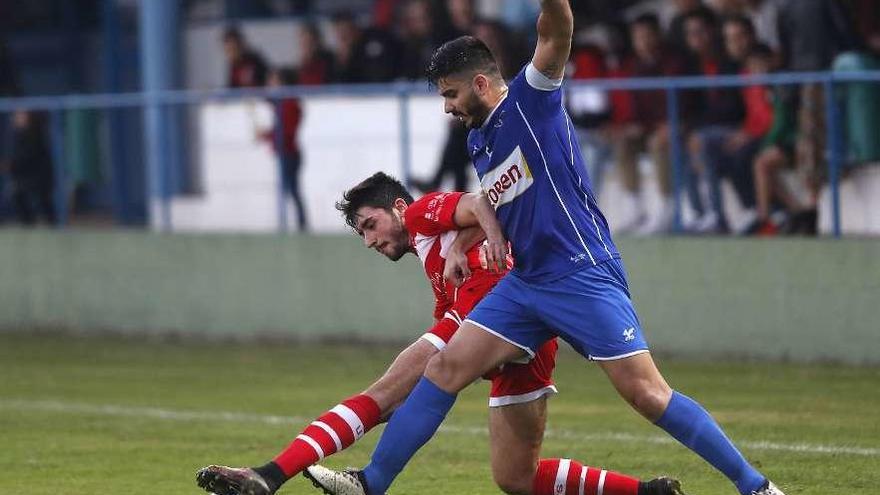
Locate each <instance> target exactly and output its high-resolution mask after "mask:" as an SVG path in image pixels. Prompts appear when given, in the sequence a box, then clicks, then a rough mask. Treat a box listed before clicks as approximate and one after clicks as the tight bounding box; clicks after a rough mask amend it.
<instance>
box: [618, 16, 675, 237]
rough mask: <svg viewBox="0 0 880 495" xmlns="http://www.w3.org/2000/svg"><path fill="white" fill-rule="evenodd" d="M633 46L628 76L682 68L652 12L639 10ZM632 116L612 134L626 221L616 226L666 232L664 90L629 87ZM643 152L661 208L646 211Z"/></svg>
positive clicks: (668, 184) (668, 187)
mask: <svg viewBox="0 0 880 495" xmlns="http://www.w3.org/2000/svg"><path fill="white" fill-rule="evenodd" d="M629 32H630V37H631V41H632V47H633V54H634V60H633V69H632V76H633V77H669V76H676V75H681V74H682V73H683V62H682V60H681V58H680V57H679V56H677V55H675V53H674V52H673V51H671V50H670V49H669V48H667V46H666V44H665V43H664V42H663V33H662V31H661V30H660V21H659V19H658V18H657V16H656V15H653V14H644V15H642V16H639V17H638V18H637V19H635V20H634V21H633V22H632V23H631V24H630V28H629ZM632 100H633V111H632V116H633V120H632V121H631V122H628V123H626V124H624V125H623V127H622V129H621V131H620V134H619V136H618V137H617V139H616V146H615V156H616V161H617V164H618V166H619V167H620V172H621V179H622V182H623V184H622V185H623V188H624V191H625V192H624V196H623V197H622V198H621V201H623V202H625V203H626V206H625V209H626V210H628V211H630V212H631V216H630V218H629V219H628V220H626V221H624V222H621V223H620V224H618V225H617V226H616V229H615V230H616V231H617V232H620V233H633V232H635V233H639V234H642V235H648V234H656V233H663V232H668V231H669V230H670V229H671V228H672V222H673V214H674V209H673V203H672V180H671V176H670V173H671V169H670V158H669V142H670V141H669V139H670V138H669V128H668V125H667V120H666V119H667V114H666V92H665V91H663V90H639V91H633V92H632ZM645 151H647V152H648V153H649V155H650V160H651V164H652V165H653V167H654V172H655V175H656V177H657V186H658V188H659V192H660V197H661V206H660V210H659V211H658V212H656V214H655V215H654V216H653V217H649V216H648V211H647V209H646V207H645V200H644V198H643V195H642V191H641V182H642V181H641V173H640V171H639V159H640V155H641V153H643V152H645Z"/></svg>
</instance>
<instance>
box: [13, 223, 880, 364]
mask: <svg viewBox="0 0 880 495" xmlns="http://www.w3.org/2000/svg"><path fill="white" fill-rule="evenodd" d="M619 244H620V245H621V249H622V251H623V253H624V257H625V260H626V263H627V268H628V271H629V273H630V281H631V286H632V292H633V297H634V300H635V303H636V307H637V309H638V311H639V314H640V317H641V319H642V322H643V325H644V327H645V328H646V330H647V335H648V338H649V340H650V342H651V343H652V346H653V348H654V349H655V350H657V351H660V352H670V353H677V354H680V355H686V356H691V357H703V358H707V357H711V358H714V357H737V358H738V357H750V358H769V359H791V360H796V361H821V360H833V361H843V362H850V363H874V364H880V242H877V241H861V240H844V241H830V240H829V241H808V240H779V241H753V240H731V239H718V240H712V239H682V238H678V239H675V238H672V239H645V240H635V239H621V240H620V241H619ZM0 257H2V259H4V260H6V263H4V266H3V268H2V272H0V273H2V276H0V329H3V330H21V331H26V330H28V329H33V328H44V327H49V328H66V329H74V330H87V331H88V330H114V331H126V332H145V333H156V332H169V331H171V332H181V333H196V332H197V333H200V334H211V335H217V336H245V337H247V336H255V335H260V334H266V333H269V334H284V335H290V336H296V337H304V338H316V337H331V336H332V337H351V336H356V337H361V338H370V339H373V338H381V339H386V340H410V339H414V338H416V337H418V336H419V335H420V334H421V332H422V331H423V330H424V328H425V327H426V326H427V325H429V324H430V312H431V311H430V310H431V304H432V297H431V293H430V290H429V288H428V285H427V283H426V282H425V280H424V276H423V274H422V271H421V266H420V264H419V263H418V261H417V260H416V259H415V257H413V256H408V257H406V258H404V259H403V260H401V261H400V262H399V263H397V264H394V263H391V262H389V261H387V260H385V259H384V258H381V257H379V256H377V255H375V254H374V253H372V252H371V251H369V250H366V249H364V248H363V247H361V245H360V241H359V239H357V238H356V237H354V236H352V235H344V236H320V237H307V236H292V237H277V236H243V235H179V234H178V235H157V234H149V233H141V232H112V233H87V232H76V233H52V232H40V231H36V232H23V231H3V232H0Z"/></svg>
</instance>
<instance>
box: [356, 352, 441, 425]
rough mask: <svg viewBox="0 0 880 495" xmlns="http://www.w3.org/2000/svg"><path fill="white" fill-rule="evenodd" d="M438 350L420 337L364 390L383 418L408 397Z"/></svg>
mask: <svg viewBox="0 0 880 495" xmlns="http://www.w3.org/2000/svg"><path fill="white" fill-rule="evenodd" d="M437 352H439V351H438V350H437V347H436V346H435V345H434V344H432V343H431V342H429V341H428V340H427V339H425V338H420V339H419V340H417V341H415V342H413V343H412V344H410V346H409V347H407V348H406V349H404V350H403V351H402V352H401V353H400V354H398V355H397V357H396V358H395V359H394V362H392V363H391V366H389V367H388V369H387V370H386V371H385V374H383V375H382V376H381V377H380V378H379V379H378V380H376V382H374V383H373V384H372V385H370V387H369V388H368V389H367V390H365V391H364V393H365V394H366V395H368V396H370V397H371V398H372V399H373V400H375V401H376V403H377V404H378V405H379V409H380V410H381V411H382V417H383V418H384V417H385V416H387V414H388V413H390V412H392V411H393V410H394V409H395V408H396V407H397V406H398V405H400V403H402V402H403V401H404V400H405V399H406V397H407V396H408V395H409V393H410V391H412V389H413V388H414V387H415V385H416V383H417V382H418V381H419V378H421V376H422V374H423V373H424V372H425V367H426V366H427V365H428V361H430V360H431V357H432V356H434V355H435V354H437Z"/></svg>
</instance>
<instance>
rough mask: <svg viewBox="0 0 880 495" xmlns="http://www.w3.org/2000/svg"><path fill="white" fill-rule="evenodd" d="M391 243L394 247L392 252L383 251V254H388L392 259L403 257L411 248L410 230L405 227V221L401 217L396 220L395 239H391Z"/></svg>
mask: <svg viewBox="0 0 880 495" xmlns="http://www.w3.org/2000/svg"><path fill="white" fill-rule="evenodd" d="M390 245H391V246H392V248H393V249H392V250H391V252H384V251H383V253H382V254H384V255H385V256H387V257H388V259H390V260H391V261H397V260H399V259H400V258H403V255H405V254H406V253H407V252H408V251H409V250H410V245H409V232H407V230H406V228H404V226H403V221H401V220H399V219H395V220H394V231H393V239H392V240H391V241H390Z"/></svg>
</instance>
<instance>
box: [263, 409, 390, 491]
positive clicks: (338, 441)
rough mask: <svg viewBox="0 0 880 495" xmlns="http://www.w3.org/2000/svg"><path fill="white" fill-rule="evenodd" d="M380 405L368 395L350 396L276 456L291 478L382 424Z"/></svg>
mask: <svg viewBox="0 0 880 495" xmlns="http://www.w3.org/2000/svg"><path fill="white" fill-rule="evenodd" d="M380 413H381V412H380V410H379V405H378V404H376V401H374V400H373V399H371V398H370V397H368V396H366V395H356V396H354V397H350V398H348V399H346V400H344V401H342V404H339V405H338V406H336V407H334V408H333V409H331V410H329V411H327V412H326V413H324V414H323V415H321V416H320V417H319V418H318V419H316V420H315V421H313V422H312V424H310V425H309V426H307V427H306V429H305V430H303V432H302V433H300V434H299V435H297V437H296V439H295V440H294V441H293V442H292V443H291V444H290V445H289V446H288V447H287V448H286V449H284V452H281V453H280V454H278V456H276V457H275V459H274V462H275V464H278V466H279V467H280V468H281V470H282V471H284V474H286V475H287V476H288V478H290V477H293V476H294V475H296V474H297V473H299V472H301V471H302V470H303V469H305V468H307V467H309V466H311V465H312V464H314V463H316V462H318V461H320V460H321V459H323V458H325V457H327V456H329V455H331V454H335V453H336V452H339V451H340V450H343V449H345V448H348V446H350V445H351V444H353V443H354V442H356V441H357V440H360V438H361V437H362V436H364V434H365V433H366V432H368V431H370V429H372V428H373V427H374V426H376V425H377V424H378V423H379V415H380Z"/></svg>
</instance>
